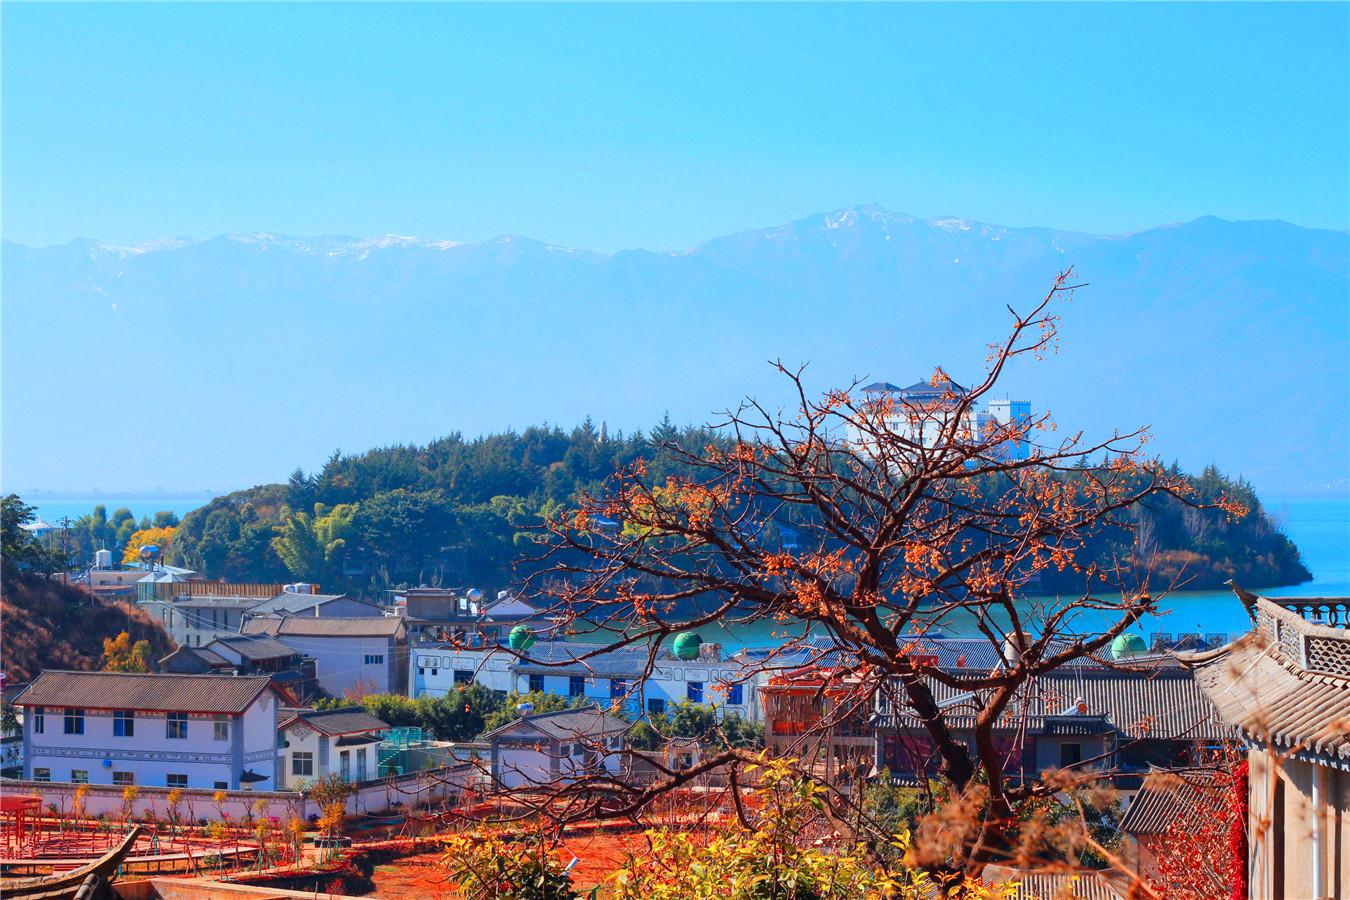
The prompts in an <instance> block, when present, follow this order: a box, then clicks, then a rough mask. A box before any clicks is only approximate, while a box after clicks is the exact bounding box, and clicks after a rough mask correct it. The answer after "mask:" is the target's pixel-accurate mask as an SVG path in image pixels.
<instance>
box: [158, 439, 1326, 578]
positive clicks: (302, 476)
mask: <svg viewBox="0 0 1350 900" xmlns="http://www.w3.org/2000/svg"><path fill="white" fill-rule="evenodd" d="M652 437H653V438H655V439H657V440H662V441H664V440H673V441H676V442H678V443H679V444H681V445H682V446H685V447H691V448H702V447H704V446H706V445H708V444H710V443H715V442H717V441H718V440H719V437H718V436H717V435H716V434H715V433H710V432H707V431H702V430H698V429H685V430H683V431H681V430H679V429H675V428H673V427H672V426H671V425H670V423H669V422H668V421H663V422H662V423H660V424H658V425H657V426H655V427H654V428H653V429H652ZM637 459H641V460H643V461H644V462H645V464H646V467H647V472H648V477H649V478H650V479H651V481H652V482H653V483H658V484H659V483H663V482H664V480H665V478H666V476H667V475H668V474H671V473H672V472H674V471H676V469H675V467H673V466H672V465H671V464H670V462H669V461H668V460H667V459H666V458H665V456H664V454H663V453H662V452H661V451H659V450H658V449H657V448H656V447H654V446H653V444H652V442H651V441H649V439H648V438H647V436H645V435H643V434H642V433H635V434H628V435H623V434H615V435H611V434H609V433H607V432H605V431H598V430H596V429H595V428H594V427H593V426H592V425H591V423H590V422H587V423H586V424H584V425H582V426H580V427H578V428H575V429H573V430H572V431H571V432H564V431H562V430H561V429H559V428H557V427H552V428H550V427H546V426H541V427H534V428H527V429H525V430H524V431H522V432H518V433H517V432H511V433H508V434H495V435H486V436H484V437H480V438H477V439H473V440H466V439H464V438H463V437H462V436H460V435H451V436H449V437H446V438H442V439H441V440H438V441H434V442H432V443H430V444H427V445H425V446H396V447H385V448H380V449H375V450H370V451H367V452H365V453H362V454H355V455H348V456H344V455H341V454H334V455H333V456H332V457H331V458H330V459H329V460H328V462H327V463H326V464H325V465H324V466H323V468H322V469H321V470H319V471H317V472H315V473H313V474H312V475H307V474H306V473H304V472H303V471H299V470H297V471H296V472H294V473H293V474H292V476H291V478H290V480H289V482H288V483H287V484H284V485H281V484H273V485H265V486H261V487H257V488H253V489H251V490H248V491H239V492H236V493H233V494H229V495H227V496H224V497H217V498H216V499H215V500H213V501H211V502H210V503H209V504H207V505H206V506H204V507H202V508H200V509H197V510H194V511H193V512H191V513H189V514H188V515H187V516H186V517H185V518H184V519H183V522H182V525H181V526H180V527H179V529H178V531H177V533H176V536H175V538H174V544H173V548H172V550H171V559H170V561H171V562H174V563H176V564H181V565H184V566H187V567H189V568H192V569H194V570H197V571H200V572H203V573H205V574H206V575H207V576H208V577H212V578H225V579H227V580H253V581H288V580H292V579H295V580H300V581H308V582H318V583H319V584H321V585H323V588H324V590H326V591H330V590H343V591H347V592H351V593H355V594H364V595H366V596H369V597H374V598H383V597H384V596H385V595H384V591H385V590H387V589H388V588H391V587H394V586H397V585H415V584H435V583H443V584H461V585H463V584H468V585H474V586H477V587H479V588H481V589H483V590H484V591H486V592H488V594H489V596H492V595H493V594H494V593H495V592H496V591H498V590H501V589H504V588H506V587H509V586H511V585H512V584H513V583H517V582H518V581H519V580H520V579H521V578H522V577H523V576H524V575H526V574H527V573H529V572H530V571H531V570H532V569H533V568H534V567H535V566H536V563H535V562H533V561H532V560H531V557H532V556H534V555H536V554H537V552H538V551H537V548H536V547H535V546H534V545H533V544H532V543H531V542H530V540H529V537H530V535H529V532H528V530H527V529H528V528H529V527H530V526H532V525H537V524H539V522H540V521H541V516H542V515H543V514H544V513H545V512H546V511H548V510H550V509H554V508H556V507H557V506H558V505H560V504H561V505H563V506H566V505H568V504H569V503H570V502H571V501H573V500H574V499H575V498H576V496H577V495H578V493H579V492H582V491H585V492H587V493H590V494H592V495H600V494H602V493H603V492H604V491H605V490H606V479H608V477H609V476H610V475H611V474H612V473H613V472H614V470H615V467H616V466H619V465H626V464H629V463H632V462H633V461H634V460H637ZM1084 465H1086V461H1084ZM1177 474H1180V470H1179V469H1178V470H1177ZM1063 477H1065V478H1075V477H1076V478H1082V477H1083V475H1082V474H1078V473H1071V474H1068V475H1065V476H1063ZM1190 481H1191V484H1192V485H1193V487H1194V488H1195V494H1196V497H1197V499H1198V500H1199V501H1201V502H1203V503H1209V504H1213V503H1214V502H1215V501H1217V500H1218V498H1219V497H1220V495H1221V494H1222V495H1227V496H1228V497H1230V498H1232V499H1234V500H1237V501H1239V502H1240V503H1242V505H1244V506H1245V507H1246V508H1247V509H1248V510H1249V512H1248V514H1247V515H1246V516H1244V517H1242V518H1240V519H1237V520H1235V521H1230V520H1229V517H1228V516H1227V514H1225V513H1224V512H1223V511H1222V510H1219V509H1203V510H1197V509H1192V508H1189V507H1186V506H1185V505H1183V504H1182V503H1180V502H1179V501H1176V500H1174V499H1172V498H1167V497H1158V498H1151V499H1150V501H1149V503H1148V504H1147V508H1143V507H1139V508H1135V509H1133V510H1131V511H1130V514H1129V518H1130V519H1131V520H1132V521H1133V522H1134V524H1135V525H1136V532H1135V533H1134V535H1131V534H1130V533H1129V532H1128V531H1126V530H1124V529H1123V528H1110V529H1103V530H1102V531H1101V532H1100V533H1099V534H1097V535H1094V536H1093V537H1092V538H1091V539H1090V541H1089V543H1088V544H1087V547H1086V554H1085V555H1086V556H1087V557H1089V558H1093V559H1096V560H1097V561H1098V562H1100V563H1101V564H1102V565H1103V566H1110V565H1111V563H1112V561H1113V560H1121V561H1125V562H1126V564H1127V565H1130V564H1132V562H1138V563H1139V568H1141V569H1144V568H1148V567H1149V566H1150V564H1151V565H1152V568H1153V574H1154V578H1153V584H1154V586H1155V587H1162V586H1165V585H1167V584H1169V583H1170V582H1171V581H1172V579H1173V578H1177V577H1180V578H1181V579H1182V580H1184V581H1186V582H1187V583H1188V586H1189V587H1190V588H1191V589H1213V588H1218V587H1220V586H1222V585H1223V583H1224V582H1225V581H1227V580H1228V579H1230V578H1232V579H1236V580H1237V581H1238V582H1239V583H1241V584H1243V585H1246V586H1250V587H1253V588H1256V587H1272V586H1276V585H1283V584H1298V583H1300V582H1302V581H1305V580H1307V579H1308V578H1310V577H1311V575H1310V574H1309V572H1308V570H1307V569H1306V568H1305V567H1304V566H1303V564H1302V562H1301V560H1300V558H1299V553H1298V548H1297V547H1295V546H1294V544H1293V543H1292V542H1291V541H1290V540H1289V539H1288V537H1286V536H1285V535H1284V534H1283V533H1281V532H1280V530H1279V529H1278V528H1277V527H1276V526H1275V525H1274V524H1273V523H1272V522H1271V520H1270V518H1269V517H1268V516H1267V514H1266V511H1265V509H1264V508H1263V507H1262V505H1261V501H1260V498H1259V497H1258V496H1257V493H1256V491H1255V489H1254V488H1253V487H1252V486H1251V484H1249V483H1247V482H1245V481H1242V480H1240V479H1232V478H1227V477H1225V476H1224V475H1223V474H1221V473H1220V472H1219V471H1218V470H1217V469H1216V468H1213V467H1209V468H1206V469H1205V470H1204V471H1203V472H1201V473H1200V474H1199V475H1196V476H1192V477H1191V478H1190ZM1000 485H1001V482H1000V481H999V480H998V479H996V478H991V479H990V480H989V483H988V484H987V485H986V486H985V487H984V488H983V489H984V490H986V491H989V492H997V491H999V490H1002V489H1003V488H1002V487H1000ZM792 515H796V513H793V514H792ZM789 521H790V522H791V524H792V525H794V526H796V527H798V528H810V527H811V523H810V522H802V521H797V520H796V519H790V520H789ZM1135 538H1137V539H1138V542H1137V543H1136V540H1135ZM1136 548H1138V552H1139V554H1140V558H1139V559H1138V560H1137V561H1135V560H1132V557H1133V556H1134V555H1135V553H1136ZM1075 577H1076V576H1073V574H1072V573H1071V572H1064V573H1054V572H1047V573H1046V574H1045V575H1044V576H1043V579H1044V580H1043V587H1044V588H1045V589H1046V590H1047V591H1052V592H1073V591H1078V590H1081V589H1082V588H1083V585H1082V583H1081V577H1079V578H1078V580H1075Z"/></svg>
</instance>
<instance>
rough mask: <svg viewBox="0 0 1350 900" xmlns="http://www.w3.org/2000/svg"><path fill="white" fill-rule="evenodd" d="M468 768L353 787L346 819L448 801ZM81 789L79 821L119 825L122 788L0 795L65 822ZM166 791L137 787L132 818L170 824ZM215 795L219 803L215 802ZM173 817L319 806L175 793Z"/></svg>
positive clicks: (6, 787) (23, 787)
mask: <svg viewBox="0 0 1350 900" xmlns="http://www.w3.org/2000/svg"><path fill="white" fill-rule="evenodd" d="M476 772H477V769H476V768H475V767H474V766H472V765H463V766H456V767H454V768H446V769H430V770H427V771H424V772H409V773H408V774H406V775H395V776H390V777H388V778H380V779H376V780H373V781H363V782H358V783H357V784H355V785H353V787H354V790H353V791H352V794H351V796H350V797H348V799H347V813H348V815H353V816H365V815H383V814H390V813H395V812H397V811H398V810H400V809H406V808H411V807H414V806H419V805H435V804H439V803H444V802H446V801H453V800H454V799H455V798H457V797H458V796H459V794H460V793H461V792H462V791H463V790H464V789H465V788H466V787H468V786H470V784H471V783H472V782H474V780H475V773H476ZM80 787H84V788H85V789H86V790H85V794H84V799H83V809H84V815H85V816H87V817H92V818H98V817H100V816H103V815H109V816H111V817H113V818H114V819H119V818H121V817H122V816H124V815H125V814H126V801H125V799H124V794H123V790H124V789H123V788H122V787H120V786H116V785H106V784H90V785H77V784H71V783H69V782H60V781H5V782H3V783H0V794H4V795H5V796H28V797H38V798H40V799H41V801H42V807H43V809H44V810H45V811H47V812H54V813H55V815H57V816H60V817H62V818H65V817H67V816H72V815H74V813H75V807H76V802H75V800H76V798H75V793H76V791H77V790H78V789H79V788H80ZM170 793H172V789H171V788H165V787H149V786H140V785H137V786H136V798H135V800H134V801H133V802H132V804H131V815H132V816H133V817H134V818H136V819H140V820H144V819H155V820H158V821H161V822H164V821H168V820H169V812H170V810H169V794H170ZM217 793H223V794H224V795H225V796H224V799H223V800H221V801H220V802H217V801H216V795H217ZM179 794H180V797H181V799H180V801H179V804H178V810H177V815H178V817H179V821H181V822H183V823H185V824H189V823H190V824H201V823H205V822H210V821H214V820H218V819H221V818H222V817H224V818H228V819H230V820H231V821H234V822H242V821H247V820H250V819H254V818H257V817H260V816H261V817H268V816H271V817H273V818H276V819H278V820H280V821H282V822H284V821H286V820H288V819H289V818H291V817H292V816H297V815H298V816H300V817H301V818H306V817H308V816H311V815H321V814H322V811H321V810H320V809H319V804H318V803H317V802H315V800H314V799H313V798H311V797H310V796H309V795H308V794H306V793H305V792H303V791H222V792H217V791H205V790H197V789H187V788H184V789H180V791H179Z"/></svg>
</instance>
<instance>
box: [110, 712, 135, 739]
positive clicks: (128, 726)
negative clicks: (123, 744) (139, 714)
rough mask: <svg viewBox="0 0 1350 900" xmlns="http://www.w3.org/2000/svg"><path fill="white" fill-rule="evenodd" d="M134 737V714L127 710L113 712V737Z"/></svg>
mask: <svg viewBox="0 0 1350 900" xmlns="http://www.w3.org/2000/svg"><path fill="white" fill-rule="evenodd" d="M135 736H136V713H134V712H132V711H131V710H129V709H118V710H114V711H113V737H135Z"/></svg>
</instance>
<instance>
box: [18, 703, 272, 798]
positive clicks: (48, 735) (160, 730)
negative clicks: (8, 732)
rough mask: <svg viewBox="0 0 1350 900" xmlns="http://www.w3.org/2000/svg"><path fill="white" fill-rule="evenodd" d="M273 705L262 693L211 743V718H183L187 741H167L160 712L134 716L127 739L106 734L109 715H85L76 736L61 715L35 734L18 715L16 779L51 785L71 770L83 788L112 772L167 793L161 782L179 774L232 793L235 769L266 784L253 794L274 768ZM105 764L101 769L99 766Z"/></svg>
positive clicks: (54, 712)
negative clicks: (83, 780) (38, 775)
mask: <svg viewBox="0 0 1350 900" xmlns="http://www.w3.org/2000/svg"><path fill="white" fill-rule="evenodd" d="M276 709H277V703H276V699H275V698H274V697H273V696H272V695H271V692H270V691H268V692H264V693H263V695H262V697H260V698H259V700H258V701H256V702H254V703H253V705H252V706H250V707H249V709H247V710H245V712H244V713H243V714H242V715H237V716H229V717H228V722H229V736H228V738H227V739H225V740H216V738H215V721H216V720H215V717H214V716H213V715H210V714H202V713H189V714H188V719H187V737H186V738H172V739H171V738H169V737H168V728H167V715H166V714H165V713H148V712H139V713H136V715H135V719H134V727H133V732H134V733H133V734H132V736H131V737H119V736H115V735H114V734H113V718H114V717H113V711H112V710H85V712H84V733H83V734H66V733H65V727H64V726H65V713H64V710H62V709H60V708H52V707H49V708H47V710H46V714H45V716H44V732H43V733H42V734H36V733H34V732H33V727H34V725H35V724H36V717H35V716H34V715H33V714H32V710H31V708H30V709H28V710H26V711H25V712H26V713H27V714H26V715H25V726H24V738H25V742H26V744H27V748H28V749H27V760H26V761H25V765H24V777H25V778H27V779H29V780H31V779H32V778H33V774H34V770H35V769H42V768H45V769H48V770H50V772H51V780H52V781H72V780H73V777H74V776H72V775H71V771H72V770H81V771H84V772H87V773H88V780H89V782H88V783H89V784H91V785H99V784H106V785H111V784H113V773H115V772H128V773H130V774H131V775H132V777H133V779H134V783H135V784H137V785H138V786H146V787H167V784H168V776H169V775H170V774H173V775H186V776H187V786H188V787H189V788H198V789H202V790H215V789H217V788H219V787H221V785H223V786H224V789H226V790H232V789H237V788H239V787H240V785H239V781H238V777H239V775H240V774H241V773H242V770H243V769H252V770H253V771H254V772H256V773H257V774H259V775H264V776H267V780H265V781H262V782H258V783H257V784H256V785H255V786H254V789H256V790H268V789H270V788H271V787H272V786H273V784H274V783H275V782H274V781H273V780H272V777H273V774H274V771H275V765H276V762H275V760H276V749H275V747H274V746H273V742H274V741H275V739H276V725H277V722H276ZM105 761H106V762H107V763H108V765H105V764H104V763H105Z"/></svg>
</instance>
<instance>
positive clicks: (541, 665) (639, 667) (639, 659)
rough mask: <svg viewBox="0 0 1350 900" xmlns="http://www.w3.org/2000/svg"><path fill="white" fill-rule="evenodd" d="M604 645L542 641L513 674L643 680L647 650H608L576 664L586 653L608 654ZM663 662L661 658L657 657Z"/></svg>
mask: <svg viewBox="0 0 1350 900" xmlns="http://www.w3.org/2000/svg"><path fill="white" fill-rule="evenodd" d="M605 647H606V645H605V644H583V643H572V642H569V641H540V642H539V643H537V644H535V645H534V646H533V647H531V648H530V649H529V650H527V651H525V653H526V657H527V658H525V659H517V660H516V661H515V662H513V663H512V664H511V670H512V671H514V672H527V673H528V672H537V673H543V674H545V675H585V676H587V677H590V676H599V677H602V678H633V679H636V678H640V677H641V676H642V674H643V673H644V672H646V671H647V666H648V659H649V654H648V652H647V649H646V648H645V647H621V648H619V649H616V650H607V651H606V652H603V653H599V654H597V655H595V656H592V657H590V658H589V659H583V660H577V657H579V656H581V655H582V654H584V653H591V652H594V651H596V650H605ZM657 658H658V659H660V656H659V655H658V656H657Z"/></svg>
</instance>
